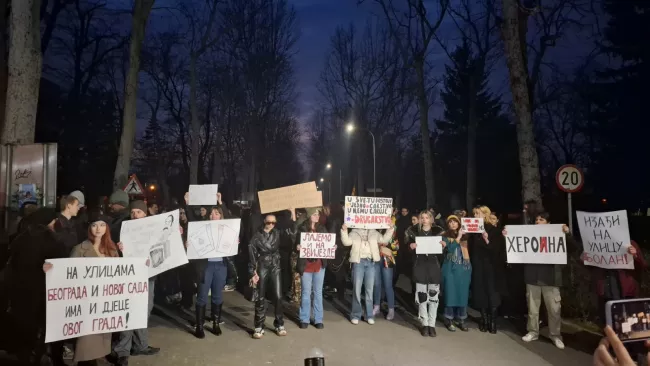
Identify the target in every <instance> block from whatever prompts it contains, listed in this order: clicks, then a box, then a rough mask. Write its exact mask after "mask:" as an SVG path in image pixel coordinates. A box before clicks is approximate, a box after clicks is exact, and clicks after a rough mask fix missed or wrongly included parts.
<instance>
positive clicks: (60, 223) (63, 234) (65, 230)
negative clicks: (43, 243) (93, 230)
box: [54, 214, 88, 253]
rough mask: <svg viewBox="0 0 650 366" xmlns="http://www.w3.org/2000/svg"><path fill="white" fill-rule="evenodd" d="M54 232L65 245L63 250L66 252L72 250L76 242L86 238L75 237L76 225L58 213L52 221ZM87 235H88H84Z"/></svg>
mask: <svg viewBox="0 0 650 366" xmlns="http://www.w3.org/2000/svg"><path fill="white" fill-rule="evenodd" d="M54 232H55V234H56V236H57V238H58V240H59V242H61V243H63V245H64V246H65V251H66V252H67V253H70V252H72V248H74V247H75V246H76V245H77V244H81V242H82V241H84V240H86V237H83V239H82V240H79V238H78V237H77V234H78V233H77V226H76V225H75V222H74V221H72V220H69V219H68V218H67V217H65V216H63V215H61V214H59V216H58V217H57V218H56V222H55V223H54ZM86 236H88V235H86Z"/></svg>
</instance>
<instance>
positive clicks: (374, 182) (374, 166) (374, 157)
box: [345, 123, 377, 197]
mask: <svg viewBox="0 0 650 366" xmlns="http://www.w3.org/2000/svg"><path fill="white" fill-rule="evenodd" d="M345 129H346V130H347V131H348V133H352V132H353V131H354V129H355V126H354V124H352V123H348V125H347V126H346V127H345ZM362 129H363V130H366V131H367V132H368V133H369V134H370V137H372V188H373V189H372V193H373V196H374V197H377V155H376V153H375V135H374V134H373V133H372V131H370V130H369V129H367V128H362ZM359 188H361V187H359Z"/></svg>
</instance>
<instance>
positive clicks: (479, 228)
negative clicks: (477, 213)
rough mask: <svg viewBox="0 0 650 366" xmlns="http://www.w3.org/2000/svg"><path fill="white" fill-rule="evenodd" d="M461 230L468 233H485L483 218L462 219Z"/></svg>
mask: <svg viewBox="0 0 650 366" xmlns="http://www.w3.org/2000/svg"><path fill="white" fill-rule="evenodd" d="M460 227H461V229H462V230H463V231H464V232H466V233H470V234H471V233H483V232H485V225H484V224H483V218H482V217H481V218H477V217H463V218H462V219H461V226H460Z"/></svg>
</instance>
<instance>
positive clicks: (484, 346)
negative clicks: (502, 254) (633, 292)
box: [130, 292, 591, 366]
mask: <svg viewBox="0 0 650 366" xmlns="http://www.w3.org/2000/svg"><path fill="white" fill-rule="evenodd" d="M225 298H226V300H225V305H224V312H225V325H224V326H222V329H223V331H224V334H223V335H222V336H220V337H216V336H214V335H212V334H210V333H209V334H208V335H207V337H206V338H205V339H203V340H199V339H196V338H194V337H193V336H192V335H191V334H190V333H189V332H190V331H191V327H190V326H189V325H188V321H187V320H185V319H184V317H185V318H187V319H188V320H189V319H191V316H189V314H187V315H182V314H181V313H180V312H176V311H174V310H170V309H161V308H158V309H157V312H158V314H159V315H156V316H154V317H152V320H151V327H150V328H149V335H150V344H151V345H153V346H156V347H161V348H162V351H161V353H160V354H159V355H156V356H149V357H143V356H140V357H133V358H131V362H130V364H132V365H160V366H164V365H170V366H171V365H174V366H176V365H283V366H285V365H287V366H288V365H302V362H303V361H302V360H303V359H304V357H305V356H306V355H307V353H308V352H309V350H310V349H311V348H312V347H318V348H320V349H322V350H323V352H324V353H325V356H326V362H327V365H330V366H332V365H336V366H348V365H350V366H365V365H386V366H390V365H421V364H435V365H486V366H490V365H499V366H504V365H517V366H520V365H525V366H537V365H540V366H541V365H554V366H555V365H556V366H560V365H562V366H564V365H571V366H580V365H590V364H591V355H589V354H587V353H583V352H580V351H576V350H574V349H570V348H567V349H565V350H563V351H561V350H558V349H556V348H555V347H554V346H553V345H552V344H551V343H550V342H548V341H544V340H542V341H538V342H533V343H532V344H524V343H523V342H522V341H521V340H520V337H521V334H515V333H514V332H513V331H511V330H506V331H500V332H499V333H498V334H496V335H492V334H489V333H481V332H479V331H478V329H476V326H475V325H474V323H472V324H471V329H470V331H469V332H467V333H463V332H460V331H458V332H456V333H450V332H448V331H447V330H446V329H445V328H444V327H443V326H442V324H439V325H438V328H437V330H438V337H436V338H423V337H421V336H420V334H419V333H418V331H417V330H416V328H415V323H416V319H413V317H412V316H411V315H410V314H409V313H407V312H404V311H399V312H398V316H397V317H396V319H395V320H394V321H393V322H388V321H386V320H382V319H380V320H378V321H377V323H376V324H375V325H369V324H367V323H360V324H359V325H356V326H355V325H352V324H350V322H349V321H348V320H347V318H346V317H345V316H344V314H343V313H344V312H347V311H346V310H344V309H343V306H344V305H337V304H338V303H334V302H329V301H326V303H325V321H324V324H325V329H323V330H317V329H315V328H313V327H310V328H309V329H306V330H302V329H299V328H298V327H297V326H296V325H295V323H293V322H292V321H287V330H288V332H289V334H288V336H286V337H278V336H276V335H275V334H273V333H270V332H267V333H266V335H265V337H264V338H263V339H261V340H254V339H252V338H251V336H250V332H251V327H252V320H253V306H252V304H251V303H249V302H247V301H246V300H245V299H244V298H243V297H242V296H241V295H240V294H239V293H236V292H234V293H227V294H225ZM289 312H290V310H287V313H289ZM267 325H269V326H270V325H272V316H271V312H269V317H267Z"/></svg>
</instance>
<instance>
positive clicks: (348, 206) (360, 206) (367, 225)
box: [345, 196, 393, 229]
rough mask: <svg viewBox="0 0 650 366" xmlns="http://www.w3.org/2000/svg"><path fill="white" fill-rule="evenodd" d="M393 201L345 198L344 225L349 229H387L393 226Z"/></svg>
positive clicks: (355, 197)
mask: <svg viewBox="0 0 650 366" xmlns="http://www.w3.org/2000/svg"><path fill="white" fill-rule="evenodd" d="M392 212H393V199H392V198H384V197H358V196H345V224H346V225H347V226H348V227H349V228H361V229H387V228H389V227H391V226H392V225H393V221H392V220H391V214H392Z"/></svg>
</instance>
